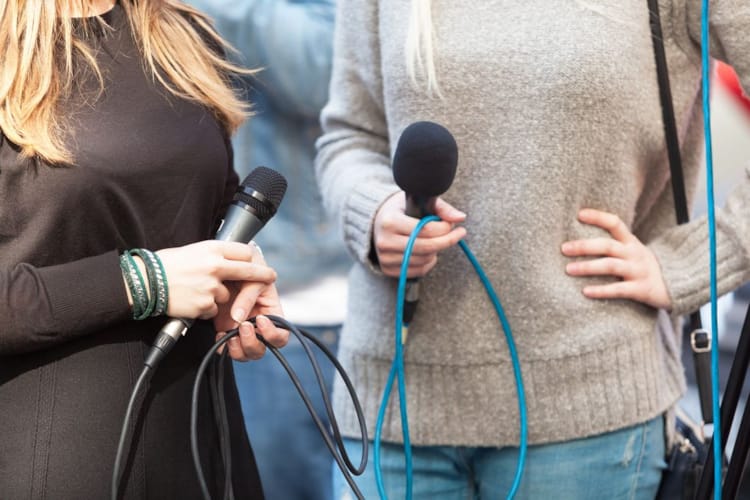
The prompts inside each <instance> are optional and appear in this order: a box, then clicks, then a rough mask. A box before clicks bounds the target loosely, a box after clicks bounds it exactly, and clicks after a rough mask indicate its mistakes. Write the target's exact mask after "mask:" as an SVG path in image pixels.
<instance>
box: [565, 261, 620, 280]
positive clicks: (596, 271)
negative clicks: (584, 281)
mask: <svg viewBox="0 0 750 500" xmlns="http://www.w3.org/2000/svg"><path fill="white" fill-rule="evenodd" d="M565 272H567V273H568V274H570V275H571V276H619V277H621V278H625V277H627V276H628V275H629V273H630V265H629V264H628V262H627V261H625V260H622V259H616V258H612V257H605V258H602V259H594V260H586V261H580V262H570V263H569V264H568V265H566V266H565Z"/></svg>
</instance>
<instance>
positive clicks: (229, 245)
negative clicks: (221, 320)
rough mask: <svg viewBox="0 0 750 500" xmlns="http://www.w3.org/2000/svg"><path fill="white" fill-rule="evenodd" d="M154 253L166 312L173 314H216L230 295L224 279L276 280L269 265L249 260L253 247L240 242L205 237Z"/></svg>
mask: <svg viewBox="0 0 750 500" xmlns="http://www.w3.org/2000/svg"><path fill="white" fill-rule="evenodd" d="M156 253H157V255H158V256H159V258H160V259H161V261H162V264H163V265H164V270H165V273H166V275H167V286H168V287H169V304H168V307H167V314H168V315H169V316H171V317H173V318H200V319H210V318H213V317H214V316H216V315H217V314H218V312H219V304H224V303H226V302H228V301H229V300H231V299H232V298H233V294H232V292H230V290H229V288H227V286H226V284H225V283H226V282H233V281H249V282H260V283H264V284H270V283H273V282H274V281H275V280H276V272H275V271H274V270H273V269H271V268H270V267H268V266H266V265H265V263H262V264H258V263H255V262H253V249H252V248H251V247H250V246H249V245H246V244H244V243H237V242H229V241H216V240H207V241H201V242H198V243H193V244H191V245H185V246H182V247H178V248H167V249H164V250H159V251H158V252H156Z"/></svg>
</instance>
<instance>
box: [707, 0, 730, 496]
mask: <svg viewBox="0 0 750 500" xmlns="http://www.w3.org/2000/svg"><path fill="white" fill-rule="evenodd" d="M708 14H709V11H708V0H703V3H702V6H701V70H702V82H703V86H702V91H703V94H702V97H703V130H704V134H705V143H706V198H707V205H708V246H709V252H708V253H709V268H710V288H711V330H712V332H713V334H712V338H713V341H712V343H711V406H712V411H713V414H714V432H713V443H714V445H713V453H714V499H715V500H721V467H722V465H723V463H724V461H723V459H722V451H721V450H722V445H721V414H720V409H719V342H718V337H719V322H718V310H717V291H716V215H715V207H714V166H713V148H712V141H711V103H710V100H711V74H710V69H711V64H710V50H709V43H710V42H709V37H708V19H709V15H708Z"/></svg>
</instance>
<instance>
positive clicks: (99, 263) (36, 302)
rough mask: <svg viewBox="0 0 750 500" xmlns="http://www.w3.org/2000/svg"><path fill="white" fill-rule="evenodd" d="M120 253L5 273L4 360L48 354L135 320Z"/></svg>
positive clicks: (0, 334) (0, 350)
mask: <svg viewBox="0 0 750 500" xmlns="http://www.w3.org/2000/svg"><path fill="white" fill-rule="evenodd" d="M118 259H119V256H118V253H117V252H116V251H112V252H108V253H105V254H102V255H97V256H94V257H88V258H85V259H81V260H77V261H74V262H69V263H65V264H60V265H56V266H49V267H42V268H37V267H34V266H31V265H29V264H18V265H16V266H14V267H12V268H10V269H7V268H0V355H3V356H4V355H9V354H18V353H22V352H29V351H35V350H40V349H45V348H48V347H51V346H54V345H57V344H60V343H62V342H66V341H69V340H72V339H73V338H75V337H76V336H80V335H85V334H87V333H90V332H92V331H94V330H96V329H99V328H102V326H106V325H108V324H112V323H115V322H118V321H123V320H127V319H128V317H129V315H130V307H129V305H128V299H127V294H126V291H125V286H124V284H123V281H122V274H121V272H120V266H119V261H118Z"/></svg>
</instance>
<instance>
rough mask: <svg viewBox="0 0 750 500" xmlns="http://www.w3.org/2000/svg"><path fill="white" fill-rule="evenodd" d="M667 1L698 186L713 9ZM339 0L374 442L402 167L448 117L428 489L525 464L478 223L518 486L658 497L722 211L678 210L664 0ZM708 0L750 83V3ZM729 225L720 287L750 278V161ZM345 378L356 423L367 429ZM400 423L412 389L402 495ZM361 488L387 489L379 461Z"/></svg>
mask: <svg viewBox="0 0 750 500" xmlns="http://www.w3.org/2000/svg"><path fill="white" fill-rule="evenodd" d="M660 3H661V4H662V6H663V7H668V8H663V9H661V18H662V26H663V27H664V33H663V34H664V45H665V48H666V55H667V59H668V60H669V65H670V67H669V69H670V75H671V81H672V93H673V98H674V105H675V114H676V117H677V118H676V121H677V123H678V125H679V136H680V138H681V147H682V156H683V159H684V170H685V178H686V185H687V191H688V196H689V197H690V198H691V197H692V194H693V193H694V190H695V186H696V183H697V180H698V179H699V178H700V176H701V174H702V168H701V165H702V159H703V156H702V154H701V153H702V150H703V147H702V145H703V135H702V132H703V122H702V111H701V99H700V79H701V64H700V60H701V57H700V38H701V37H700V33H701V2H700V1H698V0H672V1H671V2H660ZM338 5H339V9H338V11H337V13H336V16H337V24H336V31H335V33H336V34H335V37H334V67H333V73H332V77H331V87H330V100H329V102H328V104H327V105H326V107H325V108H324V110H323V112H322V126H323V136H322V137H321V139H320V140H319V142H318V159H317V171H318V176H319V181H320V186H321V192H322V194H323V199H324V201H325V202H326V204H327V207H328V208H329V210H330V212H331V213H332V214H334V215H335V216H336V217H337V220H338V222H339V224H340V226H341V227H342V234H343V235H344V237H345V242H346V245H347V246H348V247H349V249H350V250H351V252H352V253H353V254H354V255H355V256H356V264H355V265H354V268H353V269H352V272H351V273H350V281H349V285H350V286H349V309H348V315H347V318H346V320H345V322H344V328H343V331H342V336H341V342H340V345H339V359H340V360H341V362H342V364H343V366H344V368H345V369H346V370H347V372H348V373H349V375H350V376H351V378H352V382H353V384H354V387H355V389H356V391H357V394H358V395H359V397H360V400H361V401H362V403H363V406H364V411H365V414H366V416H367V425H368V430H369V431H370V433H371V434H370V438H372V437H373V434H372V433H373V432H374V430H375V422H376V416H377V413H378V409H379V405H380V401H381V397H382V394H383V388H384V386H385V383H386V380H387V378H388V374H389V368H390V366H391V362H392V360H393V356H394V333H393V317H394V311H395V309H396V303H395V301H396V279H395V278H396V277H397V276H398V275H399V270H400V267H401V263H402V261H403V255H404V249H405V247H406V242H407V237H408V235H409V234H410V233H411V231H412V230H413V229H414V227H415V226H416V225H417V222H418V221H417V220H416V219H415V218H413V217H408V216H407V215H406V214H405V213H404V193H403V192H402V191H400V189H399V187H398V186H397V185H396V184H395V182H394V180H393V171H392V168H391V167H392V165H391V161H392V158H393V154H394V152H395V150H396V144H397V141H398V139H399V137H400V136H401V133H402V131H403V130H404V129H405V128H406V127H407V126H409V125H411V124H412V123H414V122H417V121H423V120H427V121H432V122H436V123H439V124H441V125H443V126H444V127H446V128H447V129H448V130H449V131H451V132H452V134H453V135H454V137H455V140H456V142H457V144H458V151H459V155H458V158H459V159H458V168H457V174H456V178H455V180H454V182H453V184H452V186H451V187H450V189H449V190H448V191H447V192H446V193H445V194H444V195H443V196H442V197H441V198H440V199H439V200H438V202H437V204H436V214H437V215H438V216H439V217H440V218H441V219H442V220H441V221H435V222H431V223H430V224H428V225H427V226H425V228H424V230H423V232H422V233H420V236H419V237H418V238H417V239H416V243H415V246H414V254H413V258H412V260H411V261H410V265H409V269H408V275H409V276H411V277H421V278H422V283H421V295H420V304H419V309H418V310H417V312H416V314H415V317H414V319H413V321H412V322H411V323H410V325H409V336H408V342H407V343H406V345H405V347H404V363H405V371H406V376H405V381H406V395H407V398H408V401H409V404H408V410H409V414H408V417H409V422H408V423H409V428H410V434H411V442H412V445H413V446H412V457H413V464H414V471H413V485H414V498H415V499H429V498H440V499H441V500H454V499H465V498H480V499H497V498H505V495H506V494H508V493H509V492H510V491H511V484H512V483H513V479H514V474H515V472H516V464H517V461H518V456H519V450H518V448H517V447H518V445H519V439H520V438H519V436H520V432H519V428H520V424H519V421H520V412H519V407H518V398H519V395H518V394H517V393H516V386H515V383H514V377H513V369H512V366H511V358H510V354H509V352H508V348H507V345H506V343H505V342H504V338H503V333H502V331H501V328H500V324H499V322H498V320H497V317H496V313H495V310H494V308H493V305H492V302H491V301H490V299H489V298H488V296H487V294H486V293H485V291H484V289H483V287H482V284H481V282H480V280H479V278H478V277H476V276H475V273H474V271H473V270H472V268H471V264H470V263H469V261H468V260H467V259H466V258H465V257H464V255H463V253H462V252H461V250H460V249H459V248H457V245H456V244H457V242H458V241H459V240H461V239H463V238H465V239H466V241H467V242H468V244H469V246H470V247H471V248H472V250H473V252H474V254H475V255H476V257H477V259H478V260H479V262H480V263H481V264H482V265H483V267H484V269H485V271H486V272H487V276H488V279H489V280H490V281H491V282H492V283H493V284H494V286H495V287H496V289H497V291H498V294H499V296H500V299H501V301H502V305H503V308H504V310H505V313H506V315H507V318H508V321H509V323H510V327H511V331H512V335H513V337H514V339H515V344H516V347H517V351H518V354H519V356H520V367H521V371H522V374H523V382H524V384H525V399H526V407H527V410H528V439H529V444H530V446H529V448H528V454H527V461H526V468H525V473H524V476H523V478H522V481H521V483H520V489H519V491H518V492H517V496H516V498H523V499H545V498H559V499H584V498H585V499H593V498H597V499H598V498H608V499H614V498H618V499H622V498H629V499H633V498H637V499H651V498H653V497H654V495H655V494H656V492H657V488H658V487H659V483H660V481H661V477H662V470H663V468H664V467H665V434H669V435H671V434H670V433H669V432H668V430H667V432H665V415H666V414H668V413H669V410H670V408H672V407H673V405H675V404H676V403H677V401H678V400H679V399H680V397H681V395H682V394H683V392H684V391H685V377H684V370H683V366H682V363H681V360H680V348H679V342H680V340H681V336H680V335H677V334H676V333H675V332H676V331H680V330H679V329H675V326H676V324H675V323H676V321H677V319H678V318H679V317H680V316H681V315H683V314H685V313H686V312H688V311H693V310H696V309H698V308H699V307H700V305H701V304H704V303H706V302H707V301H708V300H709V296H710V293H709V275H710V273H709V270H708V262H709V259H708V241H707V239H708V238H707V235H708V229H707V221H706V218H705V217H699V218H696V219H694V220H692V221H691V222H690V223H688V224H684V225H680V226H677V224H676V222H675V220H676V217H675V211H674V203H673V200H672V191H671V186H670V169H669V163H668V160H667V154H666V144H665V134H664V128H663V122H662V117H661V106H660V100H659V87H658V83H657V76H656V69H655V64H654V50H653V45H652V38H651V30H650V27H649V7H648V5H647V2H646V1H638V2H617V1H609V2H593V1H584V0H552V1H549V0H544V1H531V2H499V1H487V0H475V1H462V2H456V1H453V0H410V1H405V0H348V1H345V2H340V3H339V4H338ZM711 12H712V14H711V16H712V17H711V33H712V36H713V42H712V44H711V47H712V49H713V54H714V56H715V57H717V58H719V59H723V60H726V61H728V62H729V63H730V64H733V66H734V67H735V69H736V70H737V73H738V75H739V77H740V81H741V83H742V85H743V86H744V88H745V89H746V90H747V89H748V88H750V87H748V85H750V38H749V37H748V32H750V4H748V3H747V2H741V1H737V0H713V1H712V2H711ZM427 168H429V166H428V165H425V169H427ZM717 221H718V223H717V241H718V245H717V247H718V263H719V265H718V290H719V293H720V294H723V293H726V292H728V291H730V290H732V289H734V288H736V287H738V286H740V285H741V284H743V283H745V282H747V281H748V279H750V226H749V225H748V221H750V170H747V169H746V170H745V172H744V174H743V176H742V178H741V179H740V181H739V182H738V183H737V184H736V186H735V189H734V191H733V192H732V194H731V195H730V196H729V197H728V199H727V200H726V202H725V203H724V205H723V206H722V207H721V208H720V209H719V210H718V211H717ZM438 254H439V258H438ZM670 314H671V317H670ZM670 320H672V321H670ZM340 389H343V387H342V385H340V384H338V383H337V384H336V386H335V388H334V404H335V406H336V410H337V414H338V415H339V416H340V421H341V423H342V432H343V433H344V434H345V435H347V436H350V437H356V436H358V433H359V428H358V426H357V421H356V418H355V415H354V413H353V412H351V411H347V403H348V401H347V397H346V393H345V391H343V390H340ZM394 392H395V390H394ZM400 424H401V422H400V414H399V406H398V398H396V397H395V396H394V397H393V398H392V399H391V401H390V404H389V405H388V406H387V410H386V412H385V418H384V426H383V434H382V441H383V447H382V450H381V462H382V465H383V473H384V482H385V489H386V492H387V494H388V497H389V498H404V490H405V488H406V477H405V475H406V469H405V467H404V461H405V460H404V459H405V451H404V447H403V444H402V436H401V425H400ZM666 429H669V426H666ZM349 445H350V446H348V448H349V449H350V453H351V454H353V455H355V456H356V453H358V452H359V451H358V450H357V447H358V446H357V442H356V441H350V442H349ZM370 449H372V447H371V448H370ZM358 483H359V484H360V487H361V488H362V491H363V493H364V495H365V497H366V498H377V497H378V492H377V489H376V483H375V478H374V469H373V467H372V461H370V462H369V466H368V470H367V471H366V472H365V474H364V475H363V476H360V477H359V478H358ZM347 489H348V488H347V487H346V485H345V484H343V483H342V487H341V488H339V487H338V486H336V487H335V492H334V494H335V497H336V498H345V495H346V494H347Z"/></svg>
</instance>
